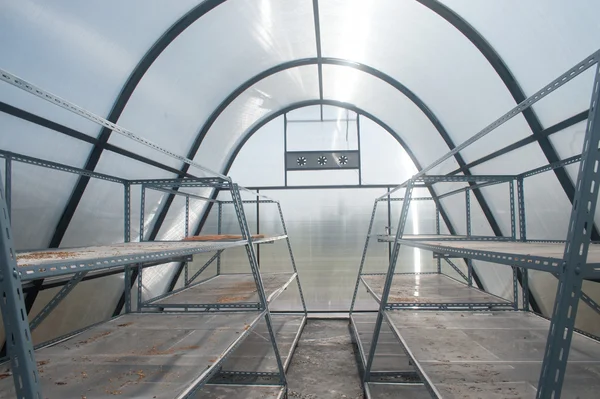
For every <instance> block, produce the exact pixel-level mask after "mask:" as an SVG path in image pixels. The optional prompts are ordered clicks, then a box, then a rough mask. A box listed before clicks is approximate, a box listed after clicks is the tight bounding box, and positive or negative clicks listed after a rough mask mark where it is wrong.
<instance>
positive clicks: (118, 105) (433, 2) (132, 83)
mask: <svg viewBox="0 0 600 399" xmlns="http://www.w3.org/2000/svg"><path fill="white" fill-rule="evenodd" d="M225 1H227V0H205V1H203V2H201V3H200V4H198V5H197V6H195V7H194V8H192V9H191V10H190V11H189V12H188V13H187V14H185V15H184V16H182V17H181V18H180V19H179V20H178V21H177V22H175V23H174V24H173V25H172V26H171V27H170V28H169V29H168V30H167V31H166V32H165V33H164V34H163V35H162V36H161V37H160V38H159V39H158V40H157V41H156V42H155V44H154V45H153V46H152V47H151V48H150V49H149V50H148V52H147V53H146V54H145V55H144V57H143V58H142V59H141V60H140V62H139V64H138V65H137V66H136V68H135V69H134V70H133V71H132V73H131V74H130V76H129V78H128V80H127V83H126V84H125V86H124V87H123V89H122V90H121V92H120V94H119V96H118V97H117V99H116V101H115V104H114V106H113V108H112V110H111V112H110V114H109V116H108V118H107V119H108V120H110V121H113V122H116V121H117V119H118V117H119V116H120V114H121V112H122V111H123V109H124V108H125V106H126V104H127V101H128V100H129V98H130V97H131V94H132V93H133V91H134V90H135V88H136V87H137V85H138V83H139V82H140V81H141V79H142V77H143V76H144V74H145V73H146V71H148V69H149V68H150V66H151V65H152V64H153V63H154V61H155V60H156V59H157V58H158V56H159V55H160V54H161V53H162V52H163V51H164V49H165V48H167V47H168V46H169V45H170V44H171V43H172V42H173V41H174V40H175V39H176V38H177V37H178V36H179V35H180V34H181V33H182V32H183V31H184V30H185V29H187V28H188V27H189V26H190V25H191V24H193V23H194V22H196V21H198V20H199V19H200V18H202V16H204V15H206V14H207V13H209V12H210V11H211V10H213V9H214V8H216V7H217V6H219V5H221V4H223V3H225ZM417 1H418V2H419V3H420V4H422V5H423V6H425V7H427V8H428V9H430V10H431V11H432V12H434V13H436V14H437V15H439V16H440V17H441V18H444V19H445V20H446V21H448V22H449V23H450V24H451V25H453V26H454V27H455V28H456V29H457V30H459V31H460V32H461V33H462V34H463V35H464V36H465V37H466V38H467V39H468V40H470V41H471V43H473V45H474V46H475V47H476V48H477V49H478V50H479V51H480V52H481V53H482V54H483V55H484V57H485V58H486V59H487V60H488V62H489V63H490V65H491V66H492V67H493V69H494V70H495V71H496V73H498V75H499V76H500V78H501V79H502V81H503V83H504V84H505V85H506V87H507V88H508V90H509V91H510V93H511V95H513V98H515V101H517V102H520V100H521V99H523V98H525V95H524V93H523V92H522V90H521V89H520V86H519V84H518V82H517V81H516V79H515V78H514V76H513V75H512V73H511V72H510V70H509V69H508V67H507V66H506V63H504V61H503V60H502V59H501V57H500V56H499V55H498V54H497V52H496V51H495V50H494V49H493V48H492V46H491V45H490V44H489V43H488V42H487V41H486V40H485V38H483V37H482V36H481V35H480V34H479V33H478V32H477V31H476V30H475V29H474V28H473V27H472V26H471V25H470V24H469V23H468V22H466V21H465V20H464V19H463V18H462V17H460V15H458V14H457V13H455V12H454V11H452V10H451V9H450V8H449V7H447V6H445V5H444V4H442V3H440V2H439V1H437V0H417ZM315 10H316V11H318V0H316V1H315ZM316 21H318V19H316ZM314 28H315V32H318V30H319V26H317V25H315V27H314ZM317 47H320V43H317ZM317 58H318V59H321V57H320V55H318V57H317ZM317 65H318V66H319V68H320V67H321V65H322V64H321V63H318V64H317ZM526 118H527V122H528V123H529V125H530V126H531V128H532V131H533V134H534V135H537V134H541V124H540V123H539V120H538V119H537V117H536V116H535V114H534V113H533V110H531V113H530V114H528V116H526ZM538 127H539V129H538ZM109 137H110V131H105V130H104V129H103V130H102V131H101V134H100V136H99V139H100V140H99V143H104V142H106V141H108V138H109ZM538 143H539V145H540V147H542V150H543V151H544V154H545V155H546V157H547V158H548V159H549V161H551V162H553V161H555V160H558V155H557V154H556V152H555V151H554V149H553V148H552V146H551V144H550V142H549V140H548V139H547V138H544V137H541V136H540V137H539V140H538ZM447 144H448V145H449V146H451V145H452V147H453V146H454V144H453V143H452V144H451V143H449V142H447ZM194 146H195V143H194ZM194 146H193V147H192V148H191V149H190V152H189V154H188V155H190V154H191V153H192V152H193V151H192V150H194ZM102 150H103V147H102V146H101V145H95V146H94V148H93V149H92V151H91V153H90V156H89V157H88V161H87V162H86V165H85V169H87V170H94V169H95V167H96V165H97V164H98V161H99V159H100V155H101V153H102ZM188 158H189V156H188ZM460 166H461V168H463V167H464V166H465V164H464V163H463V165H460ZM185 168H186V166H184V169H185ZM185 172H187V170H186V171H184V173H185ZM465 173H468V171H465ZM555 173H556V174H557V178H558V179H559V181H560V184H561V186H562V187H563V190H564V191H565V193H566V194H567V196H568V197H569V199H570V200H571V201H572V198H573V193H574V188H573V187H574V186H573V183H572V182H571V181H570V179H569V178H568V176H567V175H566V173H565V172H564V170H562V169H559V170H555ZM88 180H89V179H87V178H83V177H82V178H80V179H79V180H78V183H77V185H76V187H75V189H74V191H73V194H72V195H71V197H70V199H69V201H68V203H67V205H66V207H65V209H64V211H63V214H62V215H61V217H60V219H59V222H58V223H57V227H56V230H55V233H54V235H53V237H52V240H51V243H50V247H54V246H58V245H59V244H60V241H61V240H62V237H63V236H64V233H65V231H66V229H67V228H68V225H69V223H70V221H71V219H72V217H73V215H74V213H75V210H76V208H77V205H78V204H79V201H80V200H81V197H82V196H83V193H84V191H85V188H86V187H87V182H88ZM477 197H478V198H477V199H478V201H480V203H482V205H483V203H484V201H483V198H481V199H480V198H479V195H477ZM488 209H489V208H488ZM492 228H493V230H494V231H495V232H498V233H499V228H498V226H497V224H492Z"/></svg>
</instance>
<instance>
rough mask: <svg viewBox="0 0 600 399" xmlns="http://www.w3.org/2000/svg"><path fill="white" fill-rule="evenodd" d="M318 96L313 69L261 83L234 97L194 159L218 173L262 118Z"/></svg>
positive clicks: (268, 79) (294, 71) (316, 79)
mask: <svg viewBox="0 0 600 399" xmlns="http://www.w3.org/2000/svg"><path fill="white" fill-rule="evenodd" d="M318 96H319V85H318V74H317V67H316V66H314V65H311V66H305V67H299V68H294V69H290V70H287V71H284V72H280V73H278V74H275V75H272V76H270V77H268V78H266V79H264V80H262V81H260V82H259V83H257V84H255V85H254V86H252V87H251V88H250V89H248V90H246V91H245V92H244V93H243V94H242V95H240V96H239V97H237V99H236V100H235V101H234V102H233V103H232V104H231V105H230V106H229V107H228V108H227V109H226V110H225V112H223V113H222V114H221V116H220V117H219V118H218V119H217V121H216V122H215V124H214V125H213V126H212V128H211V129H210V131H209V132H208V134H207V135H206V137H205V138H204V140H203V142H202V145H201V147H200V149H199V151H198V154H197V155H196V157H195V158H194V159H195V160H196V161H198V162H200V163H201V164H202V165H205V166H209V167H212V168H213V169H219V170H221V169H222V168H223V167H224V165H225V163H226V160H227V159H228V158H229V157H230V156H231V155H232V153H233V150H234V148H235V147H236V145H237V144H238V143H240V142H241V140H242V139H243V137H244V136H245V134H246V133H247V132H248V130H249V129H250V128H251V127H252V126H253V125H254V124H255V123H257V122H258V121H259V120H261V118H262V117H264V116H266V115H268V114H272V113H273V112H276V111H277V110H279V109H281V108H283V107H286V106H288V105H290V104H293V103H296V102H300V101H305V100H311V99H315V98H318Z"/></svg>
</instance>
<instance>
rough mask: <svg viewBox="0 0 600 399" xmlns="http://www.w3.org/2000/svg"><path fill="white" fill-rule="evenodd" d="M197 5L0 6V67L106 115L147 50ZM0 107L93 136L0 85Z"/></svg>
mask: <svg viewBox="0 0 600 399" xmlns="http://www.w3.org/2000/svg"><path fill="white" fill-rule="evenodd" d="M198 3H199V1H197V0H183V1H178V2H177V3H176V4H166V3H163V4H162V5H161V4H155V5H153V6H152V7H148V6H147V3H146V2H145V1H144V0H133V1H127V2H125V3H123V2H120V1H117V0H108V1H102V2H92V3H89V2H73V1H68V2H67V1H56V2H46V1H41V0H26V1H4V2H1V3H0V35H1V36H2V37H4V38H5V39H7V40H2V42H1V43H0V52H1V53H2V60H1V61H0V68H3V69H5V70H7V71H9V72H12V73H14V74H16V75H18V76H19V77H21V78H23V79H26V80H28V81H31V82H32V83H34V84H36V85H38V86H40V87H43V88H45V89H46V90H49V91H51V92H53V93H55V94H57V95H58V96H61V97H63V98H66V99H68V100H70V101H72V102H74V103H76V104H78V105H81V106H83V107H84V108H87V109H89V110H90V111H92V112H95V113H97V114H99V115H103V116H106V115H108V113H109V111H110V109H111V108H112V106H113V103H114V102H115V99H116V98H117V96H118V94H119V92H120V91H121V88H122V87H123V85H124V84H125V82H126V80H127V78H128V76H129V75H130V73H131V72H132V71H133V70H134V68H135V67H136V65H137V64H138V62H139V61H140V59H141V58H142V57H143V55H144V54H145V53H146V51H148V49H149V48H150V47H151V46H152V44H153V43H154V42H155V41H156V40H157V39H158V38H159V37H160V36H161V35H162V34H163V33H164V32H165V31H166V30H167V29H168V28H169V27H170V26H171V25H172V24H173V23H174V22H175V21H176V20H177V19H179V18H180V17H181V16H182V15H183V14H185V13H186V12H187V11H188V10H189V9H190V8H192V7H193V6H195V5H196V4H198ZM141 9H142V10H144V12H140V10H141ZM124 38H126V40H124ZM0 101H6V102H9V103H10V104H12V105H15V106H17V107H21V108H24V109H26V110H27V111H29V112H33V113H35V114H38V115H41V116H44V117H47V118H50V119H52V120H55V121H57V122H59V123H64V124H67V125H68V126H70V127H72V128H76V129H78V130H81V131H83V132H84V133H86V134H90V135H92V136H96V135H97V134H98V132H99V131H100V129H99V128H98V127H96V126H95V125H93V124H92V123H90V122H87V121H84V120H83V119H80V118H77V117H76V116H74V115H72V114H69V113H68V112H66V111H63V110H58V109H57V108H56V107H54V106H52V105H51V104H49V103H47V102H45V101H43V100H41V99H39V98H36V97H34V96H31V95H27V94H25V93H23V92H21V93H19V92H18V90H17V89H15V88H10V89H9V88H8V85H7V84H5V83H0Z"/></svg>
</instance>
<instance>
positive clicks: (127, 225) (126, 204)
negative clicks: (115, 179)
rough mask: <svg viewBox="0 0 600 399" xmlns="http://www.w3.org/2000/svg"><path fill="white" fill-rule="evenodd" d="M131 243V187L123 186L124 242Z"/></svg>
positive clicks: (128, 185)
mask: <svg viewBox="0 0 600 399" xmlns="http://www.w3.org/2000/svg"><path fill="white" fill-rule="evenodd" d="M130 241H131V185H130V184H129V183H124V184H123V242H130Z"/></svg>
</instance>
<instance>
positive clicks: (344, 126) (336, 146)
mask: <svg viewBox="0 0 600 399" xmlns="http://www.w3.org/2000/svg"><path fill="white" fill-rule="evenodd" d="M340 114H341V115H340V119H338V120H334V121H325V122H306V121H303V122H294V121H290V120H289V118H288V125H287V149H288V151H325V150H327V151H343V150H356V149H358V135H357V125H356V114H355V113H354V112H352V113H351V115H349V116H350V118H351V119H346V112H345V110H343V109H341V108H340ZM306 124H308V125H309V126H310V129H307V128H306V126H304V125H306Z"/></svg>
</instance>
